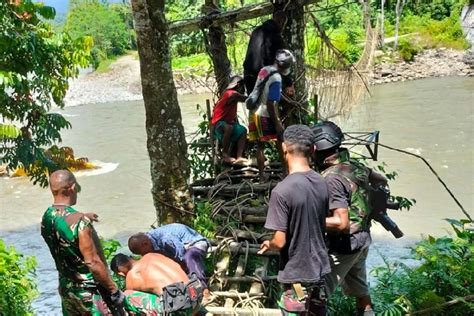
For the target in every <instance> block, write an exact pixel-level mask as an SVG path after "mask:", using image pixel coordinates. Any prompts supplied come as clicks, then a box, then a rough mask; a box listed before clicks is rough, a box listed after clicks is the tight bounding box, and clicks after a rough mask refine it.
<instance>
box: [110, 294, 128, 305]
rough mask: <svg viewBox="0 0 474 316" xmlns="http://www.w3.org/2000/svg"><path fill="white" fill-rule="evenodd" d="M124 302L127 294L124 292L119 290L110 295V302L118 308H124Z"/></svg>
mask: <svg viewBox="0 0 474 316" xmlns="http://www.w3.org/2000/svg"><path fill="white" fill-rule="evenodd" d="M124 300H125V294H123V292H122V291H120V290H117V292H115V293H112V294H110V302H111V303H112V304H113V305H114V306H116V307H122V305H123V301H124Z"/></svg>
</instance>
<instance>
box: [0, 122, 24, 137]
mask: <svg viewBox="0 0 474 316" xmlns="http://www.w3.org/2000/svg"><path fill="white" fill-rule="evenodd" d="M20 135H21V131H20V129H19V128H18V127H16V126H15V125H11V124H0V140H4V139H5V140H6V139H12V138H17V137H18V136H20Z"/></svg>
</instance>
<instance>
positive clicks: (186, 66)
mask: <svg viewBox="0 0 474 316" xmlns="http://www.w3.org/2000/svg"><path fill="white" fill-rule="evenodd" d="M171 66H172V68H173V70H174V71H189V70H190V69H192V70H193V74H195V75H203V74H205V73H206V71H207V70H208V69H210V67H211V62H210V60H209V56H208V55H207V54H205V53H201V54H196V55H191V56H183V57H173V58H172V59H171Z"/></svg>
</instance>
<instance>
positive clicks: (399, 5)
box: [393, 0, 406, 50]
mask: <svg viewBox="0 0 474 316" xmlns="http://www.w3.org/2000/svg"><path fill="white" fill-rule="evenodd" d="M405 2H406V0H397V4H396V6H395V43H394V44H393V49H394V50H397V48H398V28H399V26H400V16H401V15H402V11H403V7H404V6H405Z"/></svg>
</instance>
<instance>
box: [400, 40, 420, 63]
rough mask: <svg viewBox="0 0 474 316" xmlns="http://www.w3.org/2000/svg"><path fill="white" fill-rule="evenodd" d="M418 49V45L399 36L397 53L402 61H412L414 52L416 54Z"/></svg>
mask: <svg viewBox="0 0 474 316" xmlns="http://www.w3.org/2000/svg"><path fill="white" fill-rule="evenodd" d="M420 51H421V48H420V47H419V46H417V45H416V44H414V43H413V42H412V41H410V40H408V39H406V38H401V39H400V41H399V43H398V54H399V55H400V57H401V58H402V59H403V60H404V61H407V62H411V61H413V60H414V59H415V56H416V54H418V53H419V52H420Z"/></svg>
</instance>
